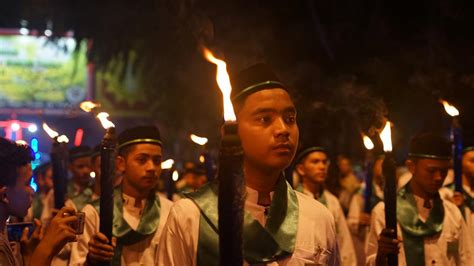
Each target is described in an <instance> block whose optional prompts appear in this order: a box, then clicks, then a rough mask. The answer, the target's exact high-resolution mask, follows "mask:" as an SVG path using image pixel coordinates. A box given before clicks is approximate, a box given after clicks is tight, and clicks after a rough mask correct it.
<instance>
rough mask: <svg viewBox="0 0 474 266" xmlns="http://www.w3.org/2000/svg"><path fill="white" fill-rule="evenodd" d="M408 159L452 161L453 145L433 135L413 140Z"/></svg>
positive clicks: (425, 135) (416, 137)
mask: <svg viewBox="0 0 474 266" xmlns="http://www.w3.org/2000/svg"><path fill="white" fill-rule="evenodd" d="M408 157H410V158H420V159H436V160H451V145H450V144H449V142H448V140H447V139H445V138H443V137H441V136H439V135H435V134H432V133H425V134H421V135H418V136H415V137H414V138H412V140H411V142H410V148H409V153H408Z"/></svg>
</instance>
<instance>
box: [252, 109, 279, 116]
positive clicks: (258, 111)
mask: <svg viewBox="0 0 474 266" xmlns="http://www.w3.org/2000/svg"><path fill="white" fill-rule="evenodd" d="M277 112H278V111H277V110H276V109H275V108H257V110H255V111H253V112H252V115H258V114H264V113H277Z"/></svg>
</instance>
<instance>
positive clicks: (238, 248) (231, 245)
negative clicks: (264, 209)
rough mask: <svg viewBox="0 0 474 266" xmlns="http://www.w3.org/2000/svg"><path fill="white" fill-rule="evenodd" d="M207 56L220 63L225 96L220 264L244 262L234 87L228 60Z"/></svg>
mask: <svg viewBox="0 0 474 266" xmlns="http://www.w3.org/2000/svg"><path fill="white" fill-rule="evenodd" d="M204 56H205V57H206V59H207V60H209V61H210V62H211V63H213V64H216V65H217V75H216V79H217V83H218V85H219V88H220V89H221V92H222V95H223V100H224V120H225V122H224V125H223V128H222V134H223V135H222V140H221V147H220V150H219V170H218V175H217V179H218V181H219V194H218V215H219V220H218V221H219V225H218V226H219V227H218V228H219V258H220V265H222V266H223V265H236V266H237V265H238V266H240V265H242V264H243V220H244V190H245V181H244V176H243V167H242V160H243V152H242V147H241V145H240V138H239V136H238V134H237V118H236V116H235V113H234V107H233V105H232V102H231V100H230V94H231V91H232V87H231V83H230V78H229V75H228V74H227V70H226V63H225V62H224V61H222V60H219V59H217V58H215V57H214V55H213V54H212V53H211V52H210V51H209V50H207V49H206V50H204Z"/></svg>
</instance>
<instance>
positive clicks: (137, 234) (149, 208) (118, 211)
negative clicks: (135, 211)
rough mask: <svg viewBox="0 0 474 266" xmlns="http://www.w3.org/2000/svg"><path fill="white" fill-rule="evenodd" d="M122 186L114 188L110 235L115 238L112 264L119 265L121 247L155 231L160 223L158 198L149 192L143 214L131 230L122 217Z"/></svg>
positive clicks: (138, 240)
mask: <svg viewBox="0 0 474 266" xmlns="http://www.w3.org/2000/svg"><path fill="white" fill-rule="evenodd" d="M123 201H124V200H123V198H122V188H121V187H119V188H116V189H115V190H114V218H113V225H114V227H113V230H112V235H113V236H115V237H116V238H117V246H116V248H115V253H114V257H113V259H112V265H120V263H121V257H122V248H123V247H124V246H128V245H132V244H135V243H138V242H140V241H142V240H144V239H146V238H147V237H150V236H151V235H153V234H154V233H155V231H156V230H157V228H158V224H159V223H160V210H161V205H160V199H159V197H158V195H156V193H151V195H150V197H149V198H148V199H147V202H146V205H145V208H144V209H143V212H142V213H143V215H142V217H141V219H140V223H139V224H138V227H137V229H136V230H133V229H132V228H131V227H130V225H129V224H128V223H127V222H126V221H125V219H124V218H123Z"/></svg>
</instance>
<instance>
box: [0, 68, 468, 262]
mask: <svg viewBox="0 0 474 266" xmlns="http://www.w3.org/2000/svg"><path fill="white" fill-rule="evenodd" d="M232 80H233V89H234V90H233V92H232V93H233V94H232V101H233V103H234V107H235V111H236V114H237V121H238V135H239V137H240V140H241V146H242V149H243V171H244V178H245V184H246V188H245V215H244V224H243V228H244V230H243V256H244V260H245V262H244V264H245V265H347V266H352V265H354V266H355V265H386V264H387V258H388V257H389V256H390V255H396V256H398V258H399V259H398V262H399V265H474V258H473V254H472V246H471V242H473V241H474V239H473V236H474V234H473V233H474V232H472V230H473V229H474V228H473V225H474V201H473V197H474V145H472V146H470V145H465V147H464V151H463V160H462V165H463V176H462V177H463V180H462V181H463V191H462V192H454V188H453V186H452V185H451V184H450V182H447V181H446V177H447V176H448V172H449V170H450V169H451V168H452V166H451V165H452V152H451V145H450V143H449V142H448V141H447V140H446V139H445V138H443V137H442V136H438V135H436V134H434V133H432V132H424V133H423V134H419V135H417V136H414V137H413V138H412V140H411V142H410V144H409V153H408V154H407V160H406V169H407V171H406V173H405V175H404V176H403V177H401V178H400V180H399V182H398V184H399V187H398V188H397V191H398V192H397V199H396V201H397V210H396V211H397V222H398V230H397V233H395V232H394V231H393V230H390V229H386V228H385V215H384V208H385V205H384V202H383V199H384V192H383V185H384V177H383V174H382V163H383V161H384V154H383V152H377V148H376V149H375V152H374V153H375V154H374V163H373V169H372V168H371V169H366V171H370V172H371V175H372V177H373V178H372V184H366V183H365V182H364V181H363V180H361V178H360V177H358V175H357V174H356V173H355V171H354V170H353V167H352V163H351V160H350V158H348V157H347V156H344V155H339V156H338V157H337V158H336V159H335V160H334V161H330V159H329V158H330V157H329V151H328V150H327V149H326V148H325V147H322V146H321V145H320V143H317V142H315V141H311V139H316V138H312V137H311V136H312V135H314V134H317V132H299V129H298V124H297V119H296V116H297V112H296V110H297V108H296V106H295V103H294V101H293V100H292V98H291V92H290V90H289V89H288V88H287V86H286V85H285V84H284V82H282V81H281V80H280V79H279V78H278V77H277V76H276V75H275V74H274V73H273V72H272V70H271V69H270V68H269V67H268V66H267V65H264V64H257V65H254V66H252V67H250V68H248V69H246V70H244V71H242V72H240V73H239V75H237V76H236V77H233V79H232ZM300 135H301V136H302V138H301V139H304V140H305V141H300ZM303 137H304V138H303ZM162 143H163V142H162V137H161V135H160V131H159V130H158V128H157V127H155V126H153V125H146V126H138V127H132V128H128V129H126V130H124V131H123V132H121V133H120V134H119V135H118V145H117V151H116V152H117V157H116V169H115V170H116V175H115V180H114V182H113V183H114V184H113V186H114V198H113V201H114V202H113V205H114V207H113V215H114V216H113V229H112V231H113V234H112V235H113V237H112V238H110V239H109V238H107V237H106V236H105V235H104V234H103V233H101V232H100V230H99V224H100V215H99V214H100V204H99V202H100V195H101V186H100V179H101V171H100V162H101V160H100V153H99V146H97V147H96V148H94V149H91V148H89V147H86V146H78V147H74V148H71V149H70V150H69V153H68V154H69V155H68V170H69V173H70V178H69V179H68V184H67V189H66V191H65V202H64V206H65V207H63V208H61V209H59V210H58V209H56V208H55V202H54V199H55V194H54V193H55V191H54V186H53V178H52V174H53V173H52V167H51V165H50V164H44V165H42V166H40V167H38V168H36V169H35V172H34V173H32V170H31V161H32V160H33V156H32V152H31V149H30V148H29V147H28V146H26V145H21V144H17V143H15V142H12V141H10V140H7V139H4V138H0V187H1V189H0V196H1V201H0V226H1V229H2V230H3V231H4V232H6V231H7V227H8V226H9V225H13V224H18V222H32V223H33V225H34V226H33V227H25V228H24V229H23V231H22V234H21V238H20V239H19V240H18V239H9V238H8V236H7V234H0V265H95V264H100V263H109V264H111V265H176V266H181V265H219V261H220V258H219V228H218V218H219V217H218V207H217V201H218V196H217V195H218V193H217V192H218V182H219V180H218V179H217V180H213V181H211V182H207V178H206V172H205V168H204V167H202V166H200V165H199V164H193V163H186V164H185V165H184V169H183V171H182V173H181V178H180V180H179V181H178V182H177V183H176V184H175V190H176V191H175V193H174V194H172V195H169V193H164V191H163V184H162V183H160V180H161V179H160V176H162V169H161V163H162V157H163V156H162V154H163V149H166V147H163V145H162ZM466 144H469V143H466ZM473 144H474V143H473ZM330 165H332V166H333V167H335V168H336V169H337V171H336V173H337V174H336V175H328V172H330V171H328V169H329V167H330ZM290 166H291V167H292V171H293V177H294V179H293V182H292V184H290V183H289V182H288V181H287V180H288V178H287V177H285V176H284V174H283V172H284V171H285V169H287V168H288V167H290ZM92 172H93V173H94V174H95V176H94V178H91V173H92ZM32 176H34V177H35V181H36V182H37V184H38V190H37V191H36V192H35V193H33V191H32V190H31V187H30V186H29V184H30V180H31V178H32ZM92 180H93V181H94V182H92ZM368 186H370V187H371V191H372V193H371V194H370V195H368V196H367V195H366V190H367V188H368ZM367 200H369V201H368V202H366V201H367ZM79 212H81V213H84V229H83V232H82V231H81V232H78V230H77V221H78V219H79V218H78V217H79V216H78V215H76V214H78V213H79ZM229 265H233V264H232V262H229Z"/></svg>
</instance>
